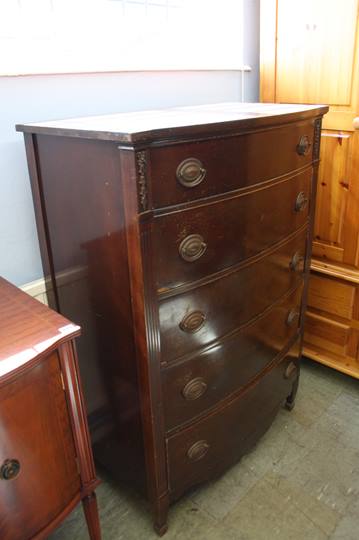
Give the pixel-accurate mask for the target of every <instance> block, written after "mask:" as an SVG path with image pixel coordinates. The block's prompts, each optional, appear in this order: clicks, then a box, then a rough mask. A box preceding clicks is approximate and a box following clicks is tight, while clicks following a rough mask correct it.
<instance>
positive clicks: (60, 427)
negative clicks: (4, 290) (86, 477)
mask: <svg viewBox="0 0 359 540" xmlns="http://www.w3.org/2000/svg"><path fill="white" fill-rule="evenodd" d="M0 418H1V439H0V466H1V465H4V463H5V462H6V461H7V462H8V464H9V461H8V460H10V463H15V462H16V463H15V465H16V467H17V468H18V471H17V469H14V468H13V469H12V473H13V474H14V477H13V478H12V479H8V480H5V479H0V500H1V506H0V538H1V540H23V539H24V538H32V537H33V536H34V535H36V533H38V532H39V531H40V530H41V529H42V528H43V527H45V526H47V525H48V524H49V523H51V522H52V520H54V519H55V518H56V517H57V516H58V515H59V514H60V513H61V512H62V511H63V510H64V508H65V507H66V506H67V505H68V504H69V503H70V502H71V501H72V500H73V499H74V497H75V496H76V495H77V494H78V493H79V492H80V489H81V485H80V476H79V473H78V469H77V464H76V453H75V446H74V442H73V437H72V432H71V426H70V419H69V416H68V410H67V404H66V400H65V392H64V390H63V388H62V383H61V376H60V367H59V361H58V357H57V353H56V352H54V353H52V354H51V357H49V358H48V359H46V360H44V361H42V363H41V364H39V365H38V366H37V367H34V368H33V369H31V371H29V372H27V373H26V374H24V375H22V376H21V377H19V378H17V379H16V380H15V381H14V382H12V383H9V384H7V385H5V386H3V387H2V388H1V389H0ZM16 471H17V472H18V474H17V475H16V474H15V473H16ZM19 523H21V526H19Z"/></svg>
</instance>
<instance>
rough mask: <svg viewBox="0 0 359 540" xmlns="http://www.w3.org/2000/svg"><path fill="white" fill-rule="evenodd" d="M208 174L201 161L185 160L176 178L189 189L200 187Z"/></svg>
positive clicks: (178, 169)
mask: <svg viewBox="0 0 359 540" xmlns="http://www.w3.org/2000/svg"><path fill="white" fill-rule="evenodd" d="M206 174H207V171H206V169H205V168H204V167H203V165H202V163H201V161H200V160H199V159H197V158H187V159H184V160H183V161H182V162H181V163H180V164H179V165H178V167H177V170H176V177H177V180H178V182H179V183H180V184H181V185H182V186H184V187H187V188H193V187H196V186H198V185H199V184H200V183H201V182H203V180H204V179H205V176H206Z"/></svg>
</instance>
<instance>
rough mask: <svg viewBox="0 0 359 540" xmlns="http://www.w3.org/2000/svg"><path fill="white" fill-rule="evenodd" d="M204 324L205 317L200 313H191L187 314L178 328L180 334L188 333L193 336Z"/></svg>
mask: <svg viewBox="0 0 359 540" xmlns="http://www.w3.org/2000/svg"><path fill="white" fill-rule="evenodd" d="M205 322H206V316H205V314H204V313H203V312H202V311H199V310H198V311H191V312H190V313H187V315H185V316H184V317H183V319H182V320H181V322H180V323H179V327H180V329H181V330H182V332H188V333H189V334H194V333H195V332H198V330H200V329H201V328H202V326H203V325H204V324H205Z"/></svg>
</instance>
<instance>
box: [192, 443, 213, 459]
mask: <svg viewBox="0 0 359 540" xmlns="http://www.w3.org/2000/svg"><path fill="white" fill-rule="evenodd" d="M208 450H209V444H208V442H207V441H197V442H195V443H194V444H192V446H191V447H190V448H189V449H188V451H187V457H188V459H189V460H191V461H199V460H200V459H203V458H204V456H205V455H206V454H207V452H208Z"/></svg>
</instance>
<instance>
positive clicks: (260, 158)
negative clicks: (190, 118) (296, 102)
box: [148, 120, 314, 208]
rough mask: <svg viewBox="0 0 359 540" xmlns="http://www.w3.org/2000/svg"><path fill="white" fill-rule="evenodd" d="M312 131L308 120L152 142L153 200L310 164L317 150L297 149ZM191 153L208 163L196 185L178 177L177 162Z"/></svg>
mask: <svg viewBox="0 0 359 540" xmlns="http://www.w3.org/2000/svg"><path fill="white" fill-rule="evenodd" d="M313 132H314V128H313V122H312V120H308V121H306V122H300V123H299V122H298V123H295V124H290V125H288V126H283V127H279V128H276V129H272V130H267V131H261V132H255V133H249V134H244V135H239V136H237V137H228V138H221V139H214V140H209V141H202V142H191V143H182V144H177V145H172V146H163V147H154V148H151V150H150V152H149V162H150V164H151V168H150V173H149V175H148V176H149V178H148V181H149V182H150V183H151V190H152V206H153V207H154V208H159V207H163V206H170V205H174V204H179V203H184V202H187V201H191V200H195V199H200V198H205V197H209V196H213V195H217V194H219V193H226V192H228V191H233V190H236V189H239V188H244V187H248V186H251V185H254V184H257V183H259V182H262V181H263V180H268V179H269V178H276V177H278V176H281V175H284V174H286V173H288V172H291V171H293V170H295V169H300V168H301V167H305V166H306V165H308V164H309V163H310V162H311V159H312V156H311V154H310V152H309V153H306V154H304V155H300V154H298V152H297V145H298V143H299V141H300V138H301V136H303V135H307V136H308V137H309V139H310V141H312V140H313ZM223 156H226V160H225V161H224V160H223ZM189 158H196V159H198V160H199V161H200V162H201V164H202V167H203V168H204V169H205V176H204V179H203V180H202V181H201V182H200V183H199V184H198V185H196V186H195V187H185V186H183V185H181V183H180V182H179V181H178V179H177V177H176V170H177V167H178V166H179V165H180V163H181V162H182V161H183V160H185V159H189ZM163 186H166V189H163Z"/></svg>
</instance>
